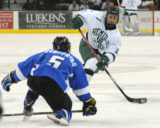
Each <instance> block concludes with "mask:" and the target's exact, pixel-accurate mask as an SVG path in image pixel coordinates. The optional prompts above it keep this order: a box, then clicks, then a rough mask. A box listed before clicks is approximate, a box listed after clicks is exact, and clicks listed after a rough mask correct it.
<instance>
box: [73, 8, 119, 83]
mask: <svg viewBox="0 0 160 128" xmlns="http://www.w3.org/2000/svg"><path fill="white" fill-rule="evenodd" d="M118 20H119V9H118V8H115V7H110V8H109V9H108V11H107V12H101V11H94V10H90V9H87V10H82V11H79V12H78V13H77V15H76V16H75V17H74V18H73V19H72V26H73V28H74V29H79V28H81V27H82V26H83V25H84V24H86V25H87V27H88V31H87V33H86V34H85V37H86V38H87V40H88V42H89V44H90V45H91V47H92V48H93V50H94V51H95V52H96V54H97V56H98V57H99V59H100V61H98V60H97V59H96V58H95V56H94V55H93V54H92V53H91V50H90V49H89V48H88V46H87V44H86V43H85V41H84V39H82V40H81V42H80V46H79V51H80V54H81V57H82V59H83V61H84V70H85V72H86V75H87V79H88V81H90V80H91V78H92V76H93V75H94V73H97V72H98V71H99V70H101V71H104V70H105V68H107V67H108V65H109V64H110V63H112V62H114V61H115V59H116V57H117V55H118V51H119V48H120V45H121V34H120V32H119V30H118V28H117V27H116V24H117V23H118Z"/></svg>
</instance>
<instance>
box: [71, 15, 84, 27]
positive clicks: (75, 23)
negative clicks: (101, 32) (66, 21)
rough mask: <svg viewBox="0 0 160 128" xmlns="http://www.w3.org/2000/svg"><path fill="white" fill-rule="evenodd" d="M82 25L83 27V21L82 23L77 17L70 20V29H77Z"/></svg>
mask: <svg viewBox="0 0 160 128" xmlns="http://www.w3.org/2000/svg"><path fill="white" fill-rule="evenodd" d="M82 25H83V21H82V19H81V18H80V16H79V15H77V16H75V17H74V18H73V19H72V28H74V29H78V28H80V27H81V26H82Z"/></svg>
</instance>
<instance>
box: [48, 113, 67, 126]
mask: <svg viewBox="0 0 160 128" xmlns="http://www.w3.org/2000/svg"><path fill="white" fill-rule="evenodd" d="M47 117H48V119H50V120H52V121H54V122H55V123H57V124H61V125H65V126H68V124H69V122H68V120H66V119H65V118H61V119H58V118H57V117H56V116H55V115H54V114H48V115H47Z"/></svg>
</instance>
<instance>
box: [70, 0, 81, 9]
mask: <svg viewBox="0 0 160 128" xmlns="http://www.w3.org/2000/svg"><path fill="white" fill-rule="evenodd" d="M68 10H69V11H78V10H79V5H78V4H77V1H76V0H73V1H72V4H70V5H69V9H68Z"/></svg>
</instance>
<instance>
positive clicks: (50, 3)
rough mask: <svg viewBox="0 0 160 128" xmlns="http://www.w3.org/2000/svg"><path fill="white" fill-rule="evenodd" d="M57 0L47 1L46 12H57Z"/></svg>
mask: <svg viewBox="0 0 160 128" xmlns="http://www.w3.org/2000/svg"><path fill="white" fill-rule="evenodd" d="M57 4H58V0H48V10H57Z"/></svg>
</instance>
